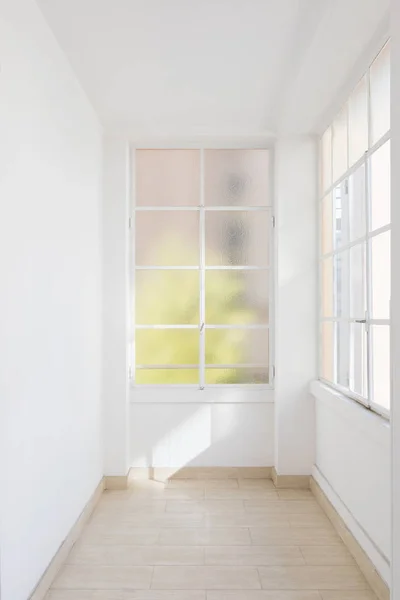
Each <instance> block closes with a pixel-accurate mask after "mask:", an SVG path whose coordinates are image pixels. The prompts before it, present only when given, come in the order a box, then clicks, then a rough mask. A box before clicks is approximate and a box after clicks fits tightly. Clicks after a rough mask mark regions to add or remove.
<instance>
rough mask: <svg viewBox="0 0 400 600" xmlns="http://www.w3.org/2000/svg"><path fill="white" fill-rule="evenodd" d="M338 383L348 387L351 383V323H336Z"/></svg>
mask: <svg viewBox="0 0 400 600" xmlns="http://www.w3.org/2000/svg"><path fill="white" fill-rule="evenodd" d="M335 347H336V383H338V384H339V385H341V386H343V387H345V388H348V387H349V385H350V369H349V366H350V356H349V354H350V324H349V323H348V322H346V321H341V322H339V323H336V346H335Z"/></svg>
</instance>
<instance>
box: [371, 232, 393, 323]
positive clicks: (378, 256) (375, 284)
mask: <svg viewBox="0 0 400 600" xmlns="http://www.w3.org/2000/svg"><path fill="white" fill-rule="evenodd" d="M371 255H372V318H373V319H389V318H390V231H387V232H386V233H381V234H380V235H377V236H375V237H373V238H371Z"/></svg>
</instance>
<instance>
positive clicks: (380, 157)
mask: <svg viewBox="0 0 400 600" xmlns="http://www.w3.org/2000/svg"><path fill="white" fill-rule="evenodd" d="M389 223H390V141H388V142H386V144H384V145H383V146H382V147H381V148H379V150H377V151H376V152H374V154H373V155H372V156H371V231H373V230H375V229H379V228H380V227H384V226H385V225H388V224H389Z"/></svg>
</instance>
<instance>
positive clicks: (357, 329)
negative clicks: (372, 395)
mask: <svg viewBox="0 0 400 600" xmlns="http://www.w3.org/2000/svg"><path fill="white" fill-rule="evenodd" d="M350 389H351V391H353V392H355V393H356V394H359V395H360V396H363V397H364V398H367V396H368V383H367V334H366V332H365V326H364V325H362V324H360V323H351V325H350Z"/></svg>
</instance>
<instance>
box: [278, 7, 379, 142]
mask: <svg viewBox="0 0 400 600" xmlns="http://www.w3.org/2000/svg"><path fill="white" fill-rule="evenodd" d="M328 4H329V6H328V7H327V8H326V10H325V11H324V12H323V14H322V16H321V18H320V19H319V21H318V23H317V26H316V27H315V30H314V32H313V35H309V36H308V39H307V42H308V43H307V45H306V48H305V51H304V53H303V54H302V55H301V56H300V58H299V59H298V60H297V70H296V71H295V72H294V73H293V77H291V79H290V81H291V82H290V84H289V85H288V89H287V93H286V98H285V102H284V106H283V107H282V113H281V123H280V127H281V131H285V132H291V133H299V134H304V133H310V132H314V133H322V131H321V128H322V129H323V128H325V127H326V126H328V125H329V124H330V123H331V122H332V120H333V118H334V117H335V115H336V114H337V112H338V109H339V108H340V106H341V105H342V103H344V102H345V101H346V100H347V98H348V97H349V95H350V93H351V91H352V90H353V88H354V87H355V84H356V83H357V81H358V80H359V79H361V77H362V76H363V75H364V73H365V67H366V65H369V64H371V62H372V60H373V58H374V56H376V49H377V48H380V47H382V45H383V43H384V42H385V41H386V39H387V29H388V26H389V8H390V0H351V2H349V1H348V0H335V2H329V3H328ZM303 33H304V32H303ZM299 35H301V33H300V34H299ZM366 55H367V56H366Z"/></svg>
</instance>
